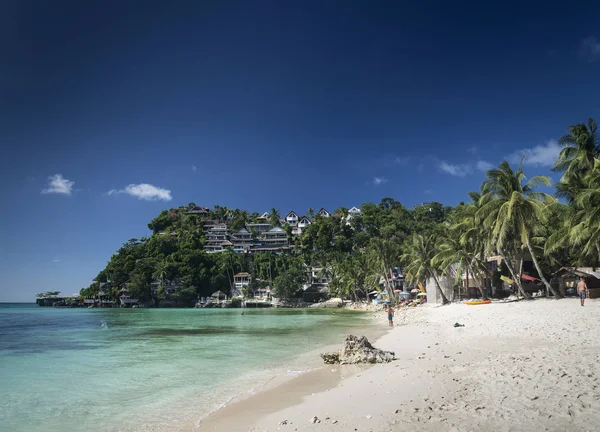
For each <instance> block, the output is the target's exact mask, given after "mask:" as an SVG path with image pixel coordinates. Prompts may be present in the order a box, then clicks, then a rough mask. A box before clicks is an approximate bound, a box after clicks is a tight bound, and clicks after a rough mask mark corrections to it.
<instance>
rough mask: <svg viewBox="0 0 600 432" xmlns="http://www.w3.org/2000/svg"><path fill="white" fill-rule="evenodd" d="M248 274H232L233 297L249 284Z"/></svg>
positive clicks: (238, 294)
mask: <svg viewBox="0 0 600 432" xmlns="http://www.w3.org/2000/svg"><path fill="white" fill-rule="evenodd" d="M250 278H251V276H250V274H249V273H246V272H241V273H238V274H236V275H234V276H233V293H232V295H233V296H234V297H238V296H240V295H241V294H242V290H243V289H246V288H248V287H249V286H250Z"/></svg>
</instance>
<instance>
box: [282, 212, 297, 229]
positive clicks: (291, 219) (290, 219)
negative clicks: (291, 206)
mask: <svg viewBox="0 0 600 432" xmlns="http://www.w3.org/2000/svg"><path fill="white" fill-rule="evenodd" d="M284 220H285V223H287V224H288V225H291V226H296V225H298V221H299V220H300V216H298V213H296V212H295V211H291V212H289V213H288V214H287V216H286V217H285V218H284Z"/></svg>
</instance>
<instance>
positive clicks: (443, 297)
mask: <svg viewBox="0 0 600 432" xmlns="http://www.w3.org/2000/svg"><path fill="white" fill-rule="evenodd" d="M431 277H432V278H433V280H434V282H435V285H436V286H437V289H438V292H439V293H440V295H441V296H442V304H443V305H445V304H448V303H450V302H449V301H448V299H447V298H446V296H445V295H444V291H442V287H441V286H440V283H439V282H438V280H437V278H436V277H435V274H432V275H431Z"/></svg>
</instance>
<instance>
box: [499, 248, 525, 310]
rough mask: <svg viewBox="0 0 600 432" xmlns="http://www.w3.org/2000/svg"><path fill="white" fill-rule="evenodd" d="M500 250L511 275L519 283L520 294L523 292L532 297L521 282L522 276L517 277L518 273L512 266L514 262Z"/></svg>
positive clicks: (523, 294)
mask: <svg viewBox="0 0 600 432" xmlns="http://www.w3.org/2000/svg"><path fill="white" fill-rule="evenodd" d="M498 252H499V253H500V256H501V257H502V261H504V264H506V268H508V271H509V272H510V274H511V276H512V277H513V281H514V283H515V284H516V285H517V289H518V291H519V294H521V295H522V296H523V297H525V298H530V295H529V294H527V293H526V292H525V290H524V289H523V285H522V284H521V278H520V277H517V275H516V274H515V271H514V269H513V267H512V263H511V262H510V261H509V260H508V259H507V258H506V255H505V254H504V252H503V251H502V249H499V250H498ZM519 276H520V275H519Z"/></svg>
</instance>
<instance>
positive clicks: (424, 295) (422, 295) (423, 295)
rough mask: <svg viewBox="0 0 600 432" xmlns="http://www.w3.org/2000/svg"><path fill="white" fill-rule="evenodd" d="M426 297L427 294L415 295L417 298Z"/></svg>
mask: <svg viewBox="0 0 600 432" xmlns="http://www.w3.org/2000/svg"><path fill="white" fill-rule="evenodd" d="M426 296H427V294H425V293H419V294H417V297H426Z"/></svg>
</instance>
